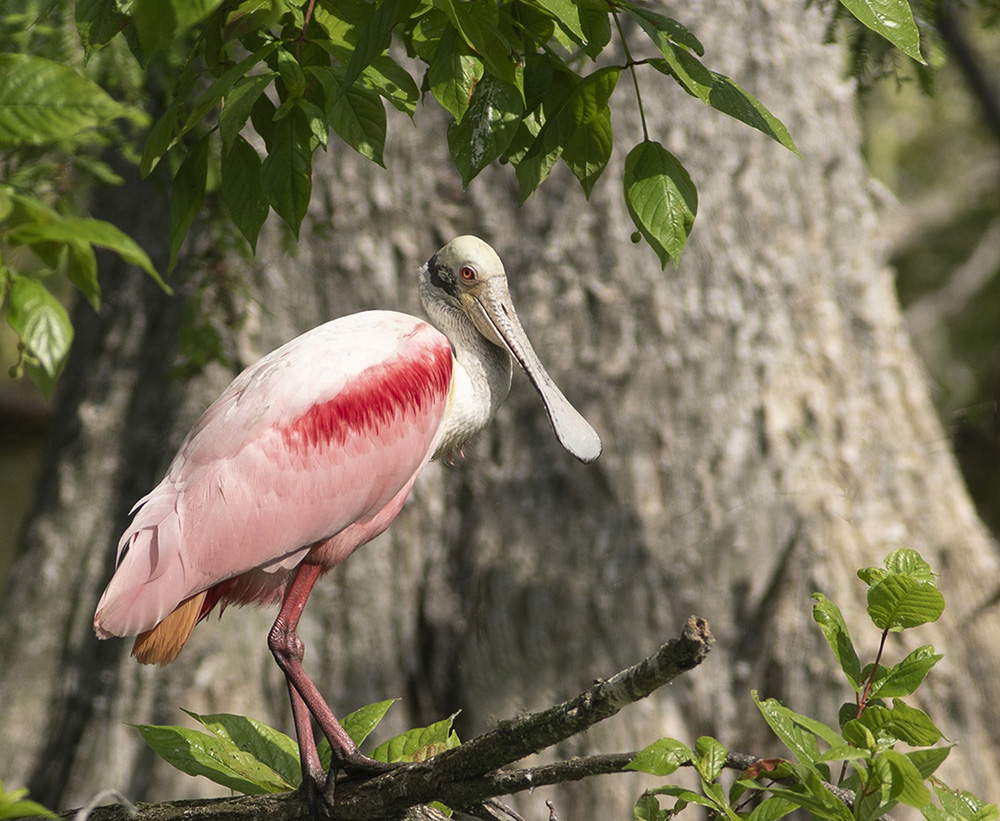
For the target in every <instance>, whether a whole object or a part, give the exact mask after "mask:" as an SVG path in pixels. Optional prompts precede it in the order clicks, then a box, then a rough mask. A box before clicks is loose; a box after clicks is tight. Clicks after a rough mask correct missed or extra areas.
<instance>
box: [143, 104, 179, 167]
mask: <svg viewBox="0 0 1000 821" xmlns="http://www.w3.org/2000/svg"><path fill="white" fill-rule="evenodd" d="M181 108H182V106H181V104H180V103H176V104H175V105H172V106H170V108H168V109H167V110H166V111H164V112H163V114H162V115H161V116H160V119H159V120H157V121H156V125H154V126H153V128H152V129H150V132H149V136H147V137H146V145H145V146H144V147H143V149H142V157H141V158H140V160H139V173H140V174H142V176H143V177H148V176H149V175H150V173H152V171H153V169H154V168H156V166H157V165H158V164H159V162H160V159H161V158H162V157H163V155H164V154H166V153H167V151H168V150H169V149H170V146H171V145H173V143H174V133H175V131H176V130H177V129H178V128H180V121H181Z"/></svg>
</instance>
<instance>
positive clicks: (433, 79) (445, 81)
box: [427, 27, 483, 122]
mask: <svg viewBox="0 0 1000 821" xmlns="http://www.w3.org/2000/svg"><path fill="white" fill-rule="evenodd" d="M482 76H483V63H482V61H481V60H480V59H479V58H478V57H476V55H475V54H474V53H473V52H472V50H471V49H470V48H469V47H468V46H467V45H466V43H465V41H464V40H463V39H462V38H461V37H460V36H459V34H458V32H457V31H456V30H455V29H454V28H451V27H449V28H448V29H447V30H446V31H445V32H444V34H442V35H441V39H440V41H439V42H438V46H437V49H436V50H435V51H434V57H433V58H432V59H431V62H430V65H429V66H428V69H427V82H428V84H429V85H430V89H431V94H433V95H434V99H435V100H437V101H438V102H439V103H440V104H441V105H442V106H443V107H444V109H445V110H446V111H447V112H448V113H449V114H451V116H452V117H454V118H455V121H456V122H460V121H461V119H462V117H463V116H464V115H465V111H466V109H468V107H469V101H470V100H471V98H472V90H473V88H475V85H476V83H477V82H478V81H479V79H480V78H481V77H482Z"/></svg>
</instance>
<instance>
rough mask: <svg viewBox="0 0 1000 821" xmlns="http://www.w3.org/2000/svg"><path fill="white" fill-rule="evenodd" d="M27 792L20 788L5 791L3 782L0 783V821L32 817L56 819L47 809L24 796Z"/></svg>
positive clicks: (56, 816)
mask: <svg viewBox="0 0 1000 821" xmlns="http://www.w3.org/2000/svg"><path fill="white" fill-rule="evenodd" d="M26 795H28V790H27V789H25V788H23V787H22V788H21V789H18V790H9V791H8V790H7V789H5V788H4V785H3V781H0V819H7V818H25V817H28V816H32V815H42V816H45V817H46V818H52V819H58V818H59V816H58V815H56V814H55V813H54V812H52V810H50V809H48V807H43V806H42V805H41V804H39V803H38V802H37V801H31V800H30V799H28V798H26V797H25V796H26Z"/></svg>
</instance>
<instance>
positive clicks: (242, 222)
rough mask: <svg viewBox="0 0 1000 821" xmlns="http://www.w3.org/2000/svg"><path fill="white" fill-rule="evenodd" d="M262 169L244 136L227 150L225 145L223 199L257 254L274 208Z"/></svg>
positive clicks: (223, 156)
mask: <svg viewBox="0 0 1000 821" xmlns="http://www.w3.org/2000/svg"><path fill="white" fill-rule="evenodd" d="M260 169H261V162H260V156H259V155H258V154H257V151H256V150H255V149H254V147H253V146H252V145H250V143H248V142H247V141H246V140H245V139H244V138H243V137H242V136H240V135H237V136H236V139H235V141H234V142H233V143H232V145H231V146H229V148H228V149H226V148H223V151H222V198H223V200H225V202H226V205H227V206H228V207H229V213H230V214H232V217H233V222H235V223H236V227H237V228H239V229H240V233H241V234H243V236H244V237H246V240H247V242H249V243H250V247H251V248H252V249H253V251H254V253H256V251H257V237H258V236H259V234H260V229H261V226H263V224H264V221H265V220H266V219H267V215H268V212H269V211H270V210H271V209H270V207H269V206H268V204H267V198H266V197H265V196H264V189H263V187H262V186H261V184H260Z"/></svg>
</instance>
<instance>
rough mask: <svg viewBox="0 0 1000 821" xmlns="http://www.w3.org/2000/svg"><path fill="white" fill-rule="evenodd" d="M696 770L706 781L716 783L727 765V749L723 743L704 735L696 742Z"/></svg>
mask: <svg viewBox="0 0 1000 821" xmlns="http://www.w3.org/2000/svg"><path fill="white" fill-rule="evenodd" d="M694 751H695V756H696V757H695V762H694V766H695V769H696V770H697V771H698V775H700V776H701V777H702V779H703V780H705V781H715V779H717V778H718V777H719V774H720V773H721V772H722V768H723V766H724V765H725V763H726V748H725V746H723V744H722V742H720V741H718V740H717V739H714V738H712V737H711V736H707V735H703V736H701V738H699V739H698V740H697V741H696V742H695V746H694Z"/></svg>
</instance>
